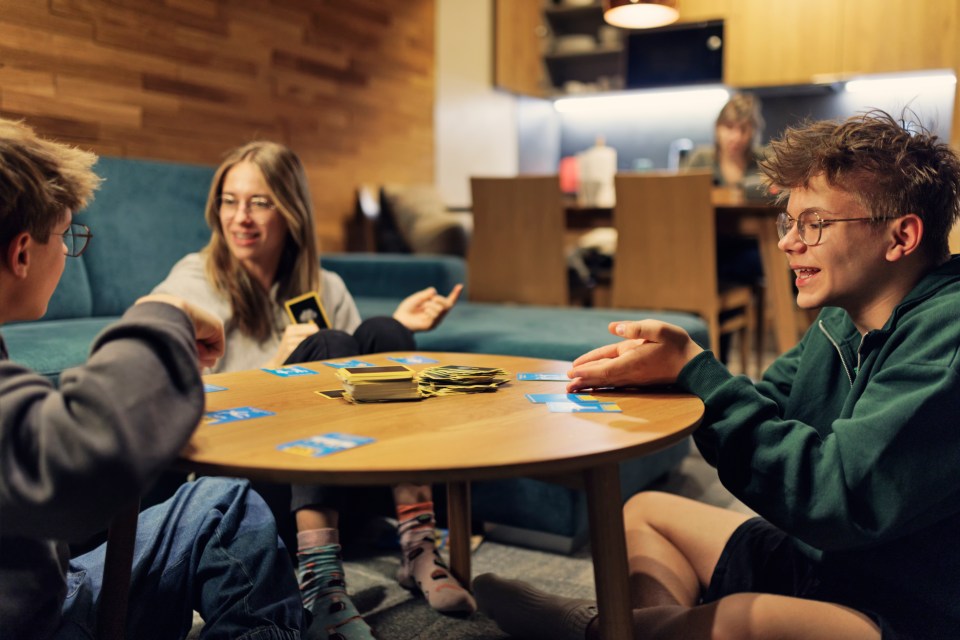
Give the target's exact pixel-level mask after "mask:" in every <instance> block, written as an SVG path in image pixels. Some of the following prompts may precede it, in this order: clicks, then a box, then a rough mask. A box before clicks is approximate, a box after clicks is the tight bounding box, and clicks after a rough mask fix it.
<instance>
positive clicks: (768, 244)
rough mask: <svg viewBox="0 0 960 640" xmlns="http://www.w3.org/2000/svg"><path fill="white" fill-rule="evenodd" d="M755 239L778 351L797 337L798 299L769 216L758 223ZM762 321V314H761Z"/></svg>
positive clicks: (789, 346) (789, 345) (785, 349)
mask: <svg viewBox="0 0 960 640" xmlns="http://www.w3.org/2000/svg"><path fill="white" fill-rule="evenodd" d="M757 240H758V243H759V245H760V261H761V262H762V263H763V277H764V281H765V282H766V285H767V292H768V295H767V296H766V299H767V300H768V301H769V304H771V305H772V306H773V321H774V330H775V332H776V344H777V352H778V353H783V352H785V351H788V350H789V349H791V348H793V346H794V345H796V344H797V340H798V339H799V338H800V327H799V325H798V324H797V303H796V300H795V299H794V295H793V288H792V287H791V286H790V278H789V277H788V273H787V271H788V270H787V265H786V259H785V257H784V254H783V252H782V251H780V249H778V248H777V243H778V242H779V241H780V240H779V238H778V237H777V230H776V227H775V226H774V224H773V221H772V220H765V221H762V222H761V224H760V225H758V229H757ZM760 321H761V322H762V321H763V318H760Z"/></svg>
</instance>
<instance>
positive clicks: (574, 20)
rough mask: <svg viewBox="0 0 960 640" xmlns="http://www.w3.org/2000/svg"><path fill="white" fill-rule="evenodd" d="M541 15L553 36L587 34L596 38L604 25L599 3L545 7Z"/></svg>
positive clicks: (601, 8)
mask: <svg viewBox="0 0 960 640" xmlns="http://www.w3.org/2000/svg"><path fill="white" fill-rule="evenodd" d="M543 15H544V17H546V19H547V25H548V26H549V27H550V30H551V31H552V32H553V35H554V36H566V35H572V34H587V35H591V36H593V37H594V38H596V37H597V31H598V30H599V29H600V27H602V26H603V25H604V24H606V23H605V22H604V21H603V7H601V6H600V4H599V3H598V4H593V5H588V6H585V7H562V6H557V7H547V8H546V9H544V10H543Z"/></svg>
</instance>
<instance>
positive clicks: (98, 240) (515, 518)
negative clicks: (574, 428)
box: [2, 158, 708, 551]
mask: <svg viewBox="0 0 960 640" xmlns="http://www.w3.org/2000/svg"><path fill="white" fill-rule="evenodd" d="M97 172H98V173H99V174H100V175H101V176H103V177H104V179H105V181H104V184H103V186H102V188H101V190H100V191H99V192H98V194H97V197H96V200H95V201H94V202H93V203H92V204H91V205H90V206H89V207H88V208H87V209H86V210H85V211H83V212H81V214H80V215H79V216H78V221H80V222H83V223H85V224H87V225H88V226H89V227H90V228H91V231H92V232H93V239H92V240H91V243H90V246H89V248H88V249H87V251H86V252H85V253H84V254H83V256H81V257H80V258H68V259H67V268H66V271H65V273H64V277H63V279H62V281H61V283H60V285H59V286H58V288H57V290H56V292H55V293H54V296H53V298H52V300H51V304H50V307H49V309H48V311H47V314H46V315H45V316H44V318H42V319H41V320H38V321H34V322H24V323H13V324H9V325H6V326H4V327H3V328H2V333H3V336H4V339H5V341H6V343H7V346H8V349H9V351H10V356H11V358H13V359H14V360H16V361H18V362H21V363H23V364H26V365H28V366H30V367H32V368H33V369H34V370H36V371H38V372H40V373H42V374H44V375H45V376H47V377H49V378H50V379H51V380H53V381H57V380H58V378H59V375H60V373H61V372H62V371H63V370H64V369H67V368H69V367H73V366H76V365H79V364H81V363H82V362H84V360H85V359H86V355H87V352H88V349H89V347H90V344H91V343H92V342H93V339H94V337H95V336H96V335H97V333H99V332H100V331H101V330H102V329H103V328H104V327H105V326H106V325H107V324H109V323H110V322H112V321H114V320H115V319H116V318H117V317H119V316H120V315H121V314H122V313H123V311H124V310H125V309H126V308H127V307H129V306H130V305H131V304H132V303H133V302H134V301H135V300H136V299H137V298H138V297H139V296H141V295H144V294H146V293H148V292H149V291H150V290H151V289H152V288H153V286H154V285H155V284H156V283H158V282H160V281H161V280H162V279H163V278H164V277H165V276H166V274H167V273H168V271H169V270H170V268H171V267H172V266H173V264H174V263H175V262H176V261H177V260H178V259H179V258H181V257H182V256H183V255H185V254H187V253H189V252H192V251H197V250H198V249H200V248H201V247H203V246H204V245H205V244H206V241H207V239H208V238H209V230H208V229H207V227H206V223H205V222H204V219H203V208H204V202H205V200H206V194H207V191H208V189H209V186H210V181H211V178H212V176H213V169H212V168H211V167H205V166H195V165H185V164H173V163H165V162H155V161H146V160H133V159H123V158H101V159H100V161H99V162H98V164H97ZM322 264H323V266H324V267H325V268H327V269H330V270H331V271H335V272H337V273H339V274H340V275H341V277H343V279H344V281H345V282H346V284H347V287H348V288H349V289H350V291H351V292H352V294H353V296H354V298H355V300H356V302H357V305H358V307H359V308H360V312H361V314H362V315H363V316H364V317H370V316H375V315H389V314H390V313H392V311H393V309H394V308H395V307H396V305H397V302H398V301H399V300H401V299H403V298H404V297H405V296H406V295H408V294H410V293H412V292H413V291H416V290H418V289H421V288H423V287H425V286H428V285H433V286H435V287H437V289H439V290H440V291H444V292H446V291H449V290H450V288H452V286H453V285H454V284H456V283H458V282H464V283H465V282H467V273H466V263H465V262H464V260H463V259H462V258H459V257H453V256H423V255H409V254H360V253H350V254H332V255H326V256H324V257H323V258H322ZM624 317H657V318H660V319H663V320H666V321H669V322H673V323H676V324H679V325H681V326H683V327H684V328H685V329H686V330H687V331H689V332H690V334H691V335H692V336H693V337H694V338H695V339H696V340H697V341H698V342H699V343H700V344H707V342H708V340H707V328H706V325H705V324H704V323H703V322H702V321H701V320H700V319H699V318H697V317H696V316H692V315H689V314H683V313H665V312H657V313H651V312H644V311H623V310H619V311H612V310H603V309H582V308H555V307H532V306H524V305H508V304H490V303H475V302H470V300H469V290H466V291H465V292H464V295H463V297H462V298H461V301H460V302H459V303H458V304H457V305H456V307H455V308H454V309H453V310H452V311H451V312H450V314H449V316H448V317H447V318H446V319H445V320H444V322H443V323H442V325H441V326H440V327H438V328H437V329H435V330H434V331H430V332H427V333H421V334H418V336H417V341H418V346H419V347H420V348H421V349H423V350H425V351H427V350H430V351H460V352H476V353H499V354H508V355H521V356H531V357H540V358H552V359H558V360H572V359H574V358H576V357H577V356H579V355H580V354H582V353H584V352H586V351H588V350H589V349H592V348H594V347H596V346H599V345H602V344H606V343H608V342H610V341H611V339H612V336H610V335H609V333H607V324H608V323H609V322H610V321H613V320H619V319H623V318H624ZM688 449H689V444H688V443H687V442H683V443H681V444H679V445H676V446H674V447H673V448H671V449H668V450H666V451H663V452H660V453H659V454H656V455H653V456H648V457H645V458H643V459H638V460H631V461H628V462H625V463H623V464H622V465H621V479H622V490H623V496H624V497H625V498H626V497H628V496H631V495H633V494H634V493H636V492H637V491H638V490H640V489H642V488H643V487H645V486H647V485H648V484H650V482H652V481H653V480H654V479H656V478H658V477H660V476H662V475H664V474H666V473H667V472H668V471H670V470H671V469H673V468H674V467H675V466H676V465H677V464H678V463H679V461H680V460H681V459H682V458H683V457H684V455H686V453H687V451H688ZM473 509H474V518H475V519H476V520H477V521H482V522H485V523H486V526H487V529H488V532H489V533H490V535H491V536H493V537H497V538H499V539H501V540H506V541H511V542H517V543H523V544H528V545H533V546H537V547H541V548H547V549H553V550H558V551H570V550H572V549H574V548H576V547H577V546H578V545H579V544H580V543H581V542H582V541H583V540H584V539H585V537H586V534H587V529H586V526H587V525H586V523H587V517H586V507H585V499H584V494H583V492H582V491H579V490H576V489H570V488H566V487H562V486H559V485H554V484H550V483H546V482H541V481H538V480H532V479H526V478H519V479H513V480H504V481H496V482H478V483H476V484H475V485H474V487H473Z"/></svg>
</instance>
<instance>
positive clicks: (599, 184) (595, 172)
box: [577, 136, 617, 207]
mask: <svg viewBox="0 0 960 640" xmlns="http://www.w3.org/2000/svg"><path fill="white" fill-rule="evenodd" d="M577 155H578V160H579V165H580V167H579V168H580V189H581V198H580V201H581V204H582V205H583V206H588V207H613V206H614V204H616V192H615V190H614V186H613V177H614V175H616V173H617V150H616V149H614V148H613V147H608V146H607V145H606V144H605V143H604V139H603V137H602V136H598V137H597V143H596V144H595V145H594V146H592V147H590V148H589V149H587V150H586V151H584V152H582V153H580V154H577Z"/></svg>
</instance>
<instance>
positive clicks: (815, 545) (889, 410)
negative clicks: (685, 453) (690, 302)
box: [678, 256, 960, 638]
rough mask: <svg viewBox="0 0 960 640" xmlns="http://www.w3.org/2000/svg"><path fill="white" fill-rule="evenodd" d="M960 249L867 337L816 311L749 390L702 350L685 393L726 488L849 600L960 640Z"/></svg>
mask: <svg viewBox="0 0 960 640" xmlns="http://www.w3.org/2000/svg"><path fill="white" fill-rule="evenodd" d="M958 354H960V256H954V257H953V258H952V259H951V260H950V261H948V262H947V263H945V264H944V265H942V266H940V267H938V268H937V269H935V270H934V271H932V272H931V273H929V274H928V275H926V276H925V277H924V278H923V279H922V280H921V281H920V282H919V283H918V284H917V286H916V287H915V288H914V289H913V291H911V292H910V293H909V294H908V295H907V296H906V297H905V298H904V300H903V301H902V302H901V303H900V305H899V306H897V308H896V309H895V310H894V312H893V314H892V315H891V316H890V318H889V319H888V320H887V323H886V324H885V325H884V326H883V328H881V329H879V330H875V331H870V332H869V333H867V334H866V335H865V336H861V334H860V333H859V332H858V330H857V329H856V327H855V326H854V325H853V322H852V321H851V319H850V317H849V316H848V315H847V313H846V312H845V311H843V310H842V309H838V308H824V309H823V310H822V311H821V313H820V315H819V317H818V318H817V321H816V322H815V323H814V324H813V326H811V327H810V329H809V330H808V331H807V333H806V335H805V336H804V337H803V339H802V340H801V341H800V343H799V344H798V345H797V346H796V347H794V348H793V349H791V350H790V351H789V352H787V353H785V354H783V355H782V356H781V357H780V358H778V359H777V360H776V361H775V362H774V363H773V364H772V365H771V366H770V368H769V369H768V370H767V371H766V373H765V374H764V376H763V380H762V381H761V382H759V383H757V384H756V385H754V384H753V383H752V382H751V381H750V380H749V379H747V378H746V377H743V376H740V377H734V376H732V375H731V374H730V373H729V372H728V371H727V370H726V368H724V367H723V366H722V365H721V364H720V363H718V362H717V361H716V360H715V359H714V358H713V356H712V355H711V354H710V353H709V352H706V353H703V354H701V355H699V356H697V357H696V358H694V359H693V360H692V361H691V362H689V363H688V364H687V366H686V367H684V369H683V370H682V371H681V372H680V377H679V380H678V383H679V386H680V387H681V388H683V389H686V390H688V391H690V392H691V393H694V394H696V395H698V396H699V397H700V398H702V399H703V401H704V404H705V405H706V414H705V417H704V420H703V425H702V426H701V427H700V428H699V429H698V430H697V431H696V433H695V434H694V439H695V441H696V443H697V446H698V447H699V449H700V451H701V452H702V453H703V456H704V458H705V459H706V460H707V461H708V462H709V463H710V464H712V465H714V466H715V467H716V468H717V471H718V473H719V476H720V480H721V481H722V482H723V484H724V486H725V487H727V488H728V489H729V490H730V491H731V492H732V493H733V494H734V495H735V496H737V497H738V498H739V499H740V500H742V501H743V502H744V503H745V504H747V505H748V506H749V507H750V508H752V509H753V510H754V511H756V512H757V513H758V514H759V515H760V516H762V517H763V518H765V519H766V520H767V521H769V522H770V523H772V524H773V525H775V526H776V527H778V528H780V529H781V530H783V531H785V532H786V533H788V534H789V535H791V536H793V537H794V538H796V539H797V540H799V541H800V542H801V543H803V545H804V548H805V549H806V550H807V551H808V553H809V555H810V557H811V558H813V559H814V560H815V561H816V562H817V563H818V564H819V566H820V568H821V571H822V575H827V576H833V579H834V580H839V581H840V582H841V583H842V584H844V585H847V588H846V589H845V591H847V593H851V594H854V595H853V597H854V598H856V599H857V603H856V606H858V608H862V609H865V610H872V611H873V612H875V613H877V614H879V615H881V616H883V617H884V618H886V619H887V620H889V621H890V622H891V623H892V624H893V626H894V628H896V629H898V630H902V632H904V633H910V634H915V635H917V636H918V637H922V638H935V637H960V355H958Z"/></svg>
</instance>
